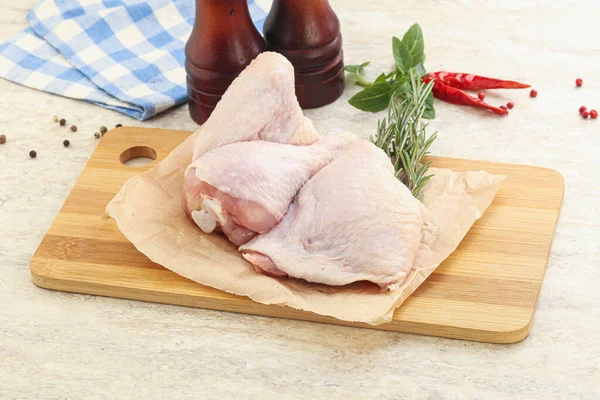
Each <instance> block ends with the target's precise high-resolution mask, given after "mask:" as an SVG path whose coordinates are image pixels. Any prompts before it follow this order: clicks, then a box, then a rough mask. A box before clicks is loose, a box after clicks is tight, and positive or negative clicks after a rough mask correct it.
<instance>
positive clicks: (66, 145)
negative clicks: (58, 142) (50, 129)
mask: <svg viewBox="0 0 600 400" xmlns="http://www.w3.org/2000/svg"><path fill="white" fill-rule="evenodd" d="M70 144H71V142H69V141H68V140H64V141H63V146H65V147H69V145H70Z"/></svg>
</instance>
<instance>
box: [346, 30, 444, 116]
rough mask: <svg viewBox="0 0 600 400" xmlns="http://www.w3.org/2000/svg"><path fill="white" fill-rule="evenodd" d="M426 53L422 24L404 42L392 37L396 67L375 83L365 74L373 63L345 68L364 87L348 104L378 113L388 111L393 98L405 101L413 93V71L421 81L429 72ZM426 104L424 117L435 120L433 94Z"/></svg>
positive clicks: (409, 33) (406, 36) (409, 31)
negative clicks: (411, 81)
mask: <svg viewBox="0 0 600 400" xmlns="http://www.w3.org/2000/svg"><path fill="white" fill-rule="evenodd" d="M424 51H425V41H424V40H423V31H422V30H421V27H420V26H419V24H414V25H413V26H411V27H410V28H409V30H408V31H407V32H406V33H405V34H404V36H403V37H402V40H400V39H398V38H397V37H395V36H394V37H393V38H392V53H393V56H394V64H395V65H394V68H393V70H392V71H390V72H389V73H387V74H386V73H381V74H380V75H379V76H378V77H377V79H375V81H373V82H370V81H367V80H366V79H365V78H364V75H363V72H364V68H365V67H366V66H368V65H369V64H370V62H369V61H368V62H365V63H362V64H359V65H346V67H345V68H344V69H345V70H346V71H348V72H351V73H352V74H353V75H354V76H355V77H356V83H357V84H358V85H359V86H362V87H364V89H363V90H362V91H360V92H358V93H357V94H355V95H354V96H353V97H352V98H351V99H350V100H348V102H349V103H350V104H351V105H352V106H354V107H356V108H358V109H359V110H363V111H370V112H377V111H382V110H385V109H386V108H387V107H388V106H389V105H390V104H391V100H392V99H393V98H399V99H406V97H407V95H408V94H409V93H410V91H411V84H410V79H411V78H410V75H411V70H412V71H414V72H415V73H416V74H418V77H419V78H421V77H422V76H424V75H425V74H426V73H427V72H426V71H425V67H424V66H423V63H424V62H425V53H424ZM425 105H426V109H425V112H424V114H423V118H426V119H433V118H435V109H434V108H433V94H431V93H430V94H429V95H428V98H427V100H426V103H425Z"/></svg>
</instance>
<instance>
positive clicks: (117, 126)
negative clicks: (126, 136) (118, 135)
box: [115, 124, 123, 128]
mask: <svg viewBox="0 0 600 400" xmlns="http://www.w3.org/2000/svg"><path fill="white" fill-rule="evenodd" d="M122 126H123V125H121V124H116V125H115V128H120V127H122Z"/></svg>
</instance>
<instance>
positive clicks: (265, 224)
mask: <svg viewBox="0 0 600 400" xmlns="http://www.w3.org/2000/svg"><path fill="white" fill-rule="evenodd" d="M355 139H356V136H355V135H354V134H351V133H340V134H337V135H329V136H325V137H323V138H321V139H320V140H319V141H318V142H316V143H314V144H312V145H310V146H294V145H290V144H281V143H271V142H265V141H252V142H240V143H233V144H228V145H225V146H222V147H219V148H217V149H215V150H212V151H210V152H208V153H206V154H205V155H203V156H202V157H200V158H199V159H198V160H196V161H195V162H193V163H192V164H191V165H190V166H189V167H188V169H187V171H186V178H185V182H184V187H183V192H184V207H185V210H186V212H187V213H188V215H189V216H190V217H191V218H192V219H193V220H194V222H195V223H196V225H198V226H199V227H200V228H201V229H202V230H203V231H204V232H206V233H210V232H212V231H213V230H215V229H217V230H221V231H223V233H225V235H226V236H227V237H228V238H229V240H230V241H231V242H232V243H234V244H236V245H238V246H239V245H241V244H244V243H246V242H247V241H249V240H250V239H252V237H254V236H255V235H256V234H257V233H262V232H266V231H268V230H269V229H271V228H272V227H273V226H275V225H276V224H277V223H278V222H279V221H281V219H282V218H283V216H284V214H285V213H286V211H287V209H288V207H289V205H290V203H291V202H292V199H293V197H294V196H295V195H296V193H297V192H298V190H300V188H301V187H302V186H303V185H304V184H305V183H306V182H307V181H308V180H309V179H310V177H311V176H313V175H314V174H315V173H317V172H318V171H319V170H320V169H321V168H323V167H324V166H325V165H327V164H329V163H330V162H331V161H332V160H333V159H335V158H336V157H337V156H338V155H339V154H340V153H341V152H342V151H343V150H344V149H345V148H346V147H347V146H348V143H350V142H351V141H353V140H355Z"/></svg>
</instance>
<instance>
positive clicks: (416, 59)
mask: <svg viewBox="0 0 600 400" xmlns="http://www.w3.org/2000/svg"><path fill="white" fill-rule="evenodd" d="M402 43H404V45H405V46H406V48H407V49H408V52H409V53H410V55H411V56H412V65H411V67H414V66H416V65H417V64H418V63H420V62H423V61H425V58H424V53H423V52H424V51H425V40H424V39H423V31H422V30H421V27H420V26H419V24H414V25H413V26H411V27H410V28H409V29H408V31H407V32H406V33H405V34H404V36H403V37H402Z"/></svg>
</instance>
